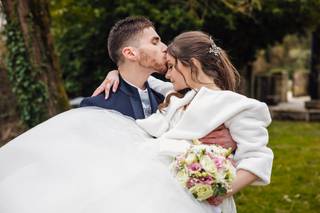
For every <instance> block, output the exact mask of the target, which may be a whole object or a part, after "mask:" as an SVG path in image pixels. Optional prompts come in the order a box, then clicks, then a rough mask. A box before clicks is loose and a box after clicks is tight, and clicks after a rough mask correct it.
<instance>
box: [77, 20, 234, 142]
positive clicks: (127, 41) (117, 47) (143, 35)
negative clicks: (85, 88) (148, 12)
mask: <svg viewBox="0 0 320 213" xmlns="http://www.w3.org/2000/svg"><path fill="white" fill-rule="evenodd" d="M166 50H167V46H166V45H165V44H164V43H163V42H162V41H161V38H160V37H159V35H158V34H157V32H156V31H155V28H154V25H153V23H152V22H151V21H150V20H149V19H147V18H145V17H127V18H125V19H122V20H120V21H118V22H117V23H116V24H115V25H114V26H113V27H112V28H111V30H110V33H109V36H108V52H109V56H110V58H111V59H112V61H113V62H114V63H115V64H117V67H118V71H119V74H120V75H119V77H120V78H119V89H118V90H117V91H112V92H110V95H108V99H106V98H105V95H104V94H100V95H97V96H93V97H87V98H85V99H84V100H83V101H82V102H81V104H80V106H81V107H88V106H96V107H102V108H105V109H111V110H116V111H118V112H120V113H122V114H123V115H126V116H129V117H131V118H133V119H142V118H146V117H148V116H150V115H151V114H152V113H155V112H156V111H157V109H158V105H159V104H160V103H162V102H163V101H164V96H165V95H166V94H167V93H168V92H169V91H172V90H173V86H172V84H171V83H169V82H164V81H161V80H158V79H156V78H154V77H152V76H151V74H152V73H154V72H158V73H161V74H165V72H166V70H167V66H166ZM102 87H109V88H110V83H109V80H108V77H107V78H106V80H105V81H104V82H103V83H102ZM102 87H100V88H102ZM103 91H104V90H103ZM202 142H204V143H213V142H214V143H219V144H220V145H222V146H224V147H232V148H235V147H236V143H235V142H234V141H233V140H232V137H231V135H230V133H229V131H228V130H227V129H225V128H222V129H220V130H218V131H217V130H216V131H213V132H212V133H210V134H209V135H208V136H207V137H205V138H204V139H202Z"/></svg>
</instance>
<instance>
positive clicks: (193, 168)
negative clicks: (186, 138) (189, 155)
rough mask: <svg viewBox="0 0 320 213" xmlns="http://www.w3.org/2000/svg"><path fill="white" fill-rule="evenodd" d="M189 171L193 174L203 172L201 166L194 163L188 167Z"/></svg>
mask: <svg viewBox="0 0 320 213" xmlns="http://www.w3.org/2000/svg"><path fill="white" fill-rule="evenodd" d="M188 169H189V170H190V171H191V172H197V171H200V170H201V165H200V163H192V164H190V165H189V166H188Z"/></svg>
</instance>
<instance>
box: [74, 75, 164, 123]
mask: <svg viewBox="0 0 320 213" xmlns="http://www.w3.org/2000/svg"><path fill="white" fill-rule="evenodd" d="M146 86H147V90H148V94H149V100H150V105H151V111H152V113H154V112H156V111H157V108H158V105H159V104H160V103H162V102H163V100H164V97H163V95H161V94H159V93H157V92H156V91H154V90H153V89H151V88H150V87H149V85H148V83H146ZM104 97H105V95H104V94H100V95H98V96H95V97H88V98H84V99H83V100H82V102H81V103H80V107H86V106H97V107H102V108H105V109H113V110H116V111H118V112H121V113H122V114H124V115H127V116H130V117H132V118H134V119H142V118H145V116H144V113H143V108H142V103H141V99H140V95H139V92H138V90H137V88H135V87H133V86H131V85H129V84H128V83H126V82H125V81H124V80H123V79H122V78H121V77H120V82H119V88H118V90H117V91H116V92H115V93H113V92H111V91H110V95H109V98H108V99H107V100H106V99H105V98H104Z"/></svg>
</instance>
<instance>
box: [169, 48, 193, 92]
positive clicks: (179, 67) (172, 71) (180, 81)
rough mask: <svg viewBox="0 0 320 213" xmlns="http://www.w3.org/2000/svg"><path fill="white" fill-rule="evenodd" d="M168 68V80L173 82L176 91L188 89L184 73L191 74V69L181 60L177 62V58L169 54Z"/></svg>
mask: <svg viewBox="0 0 320 213" xmlns="http://www.w3.org/2000/svg"><path fill="white" fill-rule="evenodd" d="M167 66H168V70H167V73H166V78H167V79H169V80H170V81H171V83H172V84H173V87H174V90H176V91H179V90H182V89H186V88H188V85H187V82H186V79H185V77H184V75H183V73H187V72H190V71H191V70H190V68H188V67H186V66H184V65H183V64H182V63H181V62H180V61H179V60H175V58H174V57H172V56H171V55H169V54H167ZM188 69H189V70H188Z"/></svg>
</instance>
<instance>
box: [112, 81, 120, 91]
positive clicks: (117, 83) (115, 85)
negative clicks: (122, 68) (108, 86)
mask: <svg viewBox="0 0 320 213" xmlns="http://www.w3.org/2000/svg"><path fill="white" fill-rule="evenodd" d="M118 86H119V80H115V81H114V83H113V87H112V91H113V92H116V91H117V89H118Z"/></svg>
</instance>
